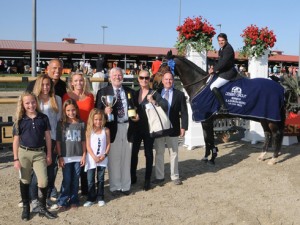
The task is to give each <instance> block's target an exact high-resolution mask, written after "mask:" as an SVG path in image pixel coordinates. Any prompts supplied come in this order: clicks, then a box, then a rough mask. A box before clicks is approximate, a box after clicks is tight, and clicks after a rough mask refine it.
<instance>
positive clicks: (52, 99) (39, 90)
mask: <svg viewBox="0 0 300 225" xmlns="http://www.w3.org/2000/svg"><path fill="white" fill-rule="evenodd" d="M33 93H34V94H35V95H36V96H37V97H38V105H39V107H40V109H41V112H42V113H44V114H46V115H47V116H48V118H49V122H50V125H51V132H50V134H51V142H52V145H51V152H52V164H51V165H49V166H48V167H47V174H48V188H49V189H48V198H52V199H55V200H56V199H57V197H58V194H57V191H56V188H55V178H56V174H57V170H58V167H57V154H56V150H55V147H56V126H57V122H58V121H59V120H60V118H61V114H62V102H61V98H60V97H59V96H58V95H55V93H54V83H53V82H52V79H51V78H50V77H49V76H48V75H46V74H44V75H40V76H39V77H38V78H37V79H36V82H35V85H34V88H33ZM34 181H35V175H33V181H32V185H31V187H32V195H33V196H31V197H32V201H34V199H37V197H38V193H37V189H36V190H34V187H35V186H33V184H34ZM34 192H35V193H34ZM48 202H49V203H50V202H51V201H48Z"/></svg>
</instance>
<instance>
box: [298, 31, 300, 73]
mask: <svg viewBox="0 0 300 225" xmlns="http://www.w3.org/2000/svg"><path fill="white" fill-rule="evenodd" d="M299 78H300V30H299V61H298V79H299Z"/></svg>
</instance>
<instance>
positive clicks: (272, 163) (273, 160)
mask: <svg viewBox="0 0 300 225" xmlns="http://www.w3.org/2000/svg"><path fill="white" fill-rule="evenodd" d="M275 164H276V158H272V159H270V160H269V161H268V165H271V166H272V165H275Z"/></svg>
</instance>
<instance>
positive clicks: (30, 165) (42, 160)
mask: <svg viewBox="0 0 300 225" xmlns="http://www.w3.org/2000/svg"><path fill="white" fill-rule="evenodd" d="M18 154H19V156H18V157H19V160H20V164H21V170H20V180H21V181H22V183H23V184H30V182H31V173H32V169H33V170H34V172H35V174H36V177H37V180H38V187H40V188H45V187H47V185H48V177H47V163H46V153H45V152H44V151H29V150H25V149H23V148H19V153H18Z"/></svg>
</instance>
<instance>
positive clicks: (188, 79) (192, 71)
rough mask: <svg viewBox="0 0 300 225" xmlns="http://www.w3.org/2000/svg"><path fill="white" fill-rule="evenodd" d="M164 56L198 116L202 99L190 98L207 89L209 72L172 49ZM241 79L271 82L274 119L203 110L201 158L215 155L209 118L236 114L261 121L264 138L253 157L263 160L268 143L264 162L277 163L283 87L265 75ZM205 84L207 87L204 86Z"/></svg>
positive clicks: (216, 153) (195, 115) (269, 83)
mask: <svg viewBox="0 0 300 225" xmlns="http://www.w3.org/2000/svg"><path fill="white" fill-rule="evenodd" d="M168 58H169V59H170V58H171V59H170V60H173V61H174V62H175V68H174V72H175V75H178V76H179V78H180V80H181V82H182V84H183V87H184V88H185V90H186V92H187V94H188V96H189V99H190V102H191V106H192V111H193V119H195V118H197V116H199V115H198V111H199V108H201V104H202V103H199V104H197V103H196V104H193V100H194V99H196V98H198V96H200V94H199V93H202V91H203V90H209V91H210V89H209V81H208V79H210V78H211V76H210V75H209V74H208V73H207V72H205V71H204V70H202V69H201V68H200V67H198V66H197V65H196V64H194V63H193V62H191V61H189V60H188V59H186V58H184V57H182V56H173V55H172V53H170V52H168ZM241 79H247V80H248V81H247V82H255V81H254V80H256V83H258V82H257V81H259V83H260V82H262V83H266V84H268V85H271V86H272V89H271V90H270V92H272V93H270V95H273V94H274V97H275V98H276V99H275V100H277V102H278V104H274V105H273V107H275V108H274V111H278V113H277V114H276V116H277V117H276V119H270V118H267V117H264V116H258V117H256V116H251V115H246V116H243V115H238V114H237V115H230V111H229V114H228V115H225V114H223V115H218V113H217V110H216V111H214V112H213V113H211V112H210V113H206V112H203V113H204V114H203V115H205V116H206V118H204V119H203V120H202V121H200V122H201V123H202V128H203V135H204V142H205V147H206V149H205V156H204V158H203V160H204V161H205V162H209V163H211V164H215V159H216V157H217V155H218V148H217V147H216V146H215V143H214V130H213V120H214V119H216V118H218V117H220V116H221V117H240V118H244V119H250V120H254V121H257V122H260V123H261V125H262V128H263V130H264V135H265V139H264V144H263V147H262V152H261V154H260V155H259V157H258V158H257V160H259V161H264V160H265V159H266V158H265V156H266V153H267V151H268V148H269V147H270V146H271V144H272V147H273V156H272V158H271V159H270V160H269V161H268V164H269V165H274V164H276V163H277V158H278V156H279V154H280V150H281V145H282V139H283V131H284V123H285V108H284V90H283V87H282V86H281V85H280V84H278V83H277V82H275V81H272V80H269V79H265V78H255V79H248V78H241ZM257 79H259V80H257ZM207 82H208V83H207ZM234 82H235V81H234ZM234 82H229V83H234ZM229 83H227V84H226V85H224V86H223V87H224V88H226V86H227V85H229ZM206 87H207V88H208V89H206ZM223 87H222V88H223ZM222 88H221V89H222ZM232 90H233V93H231V92H230V93H229V94H230V95H233V96H234V95H235V94H239V95H240V96H239V97H241V96H242V93H241V90H240V89H239V88H237V87H235V89H234V88H233V89H232ZM276 90H277V91H276ZM255 91H256V90H255ZM257 91H259V90H257ZM261 91H262V92H263V90H261ZM275 91H276V93H275ZM210 92H211V91H210ZM235 92H236V93H235ZM277 92H279V93H277ZM208 93H209V92H208ZM252 93H253V92H252ZM263 93H264V92H263ZM268 96H269V95H268ZM242 97H243V96H242ZM259 99H260V98H258V103H257V104H259ZM214 101H215V102H216V104H218V102H217V100H216V99H215V100H214ZM209 104H210V103H209ZM254 104H256V103H254ZM246 105H247V102H246ZM272 110H273V109H270V110H268V111H272ZM201 115H202V114H201ZM196 122H198V121H196ZM210 154H211V159H210V160H209V159H208V157H209V156H210Z"/></svg>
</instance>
